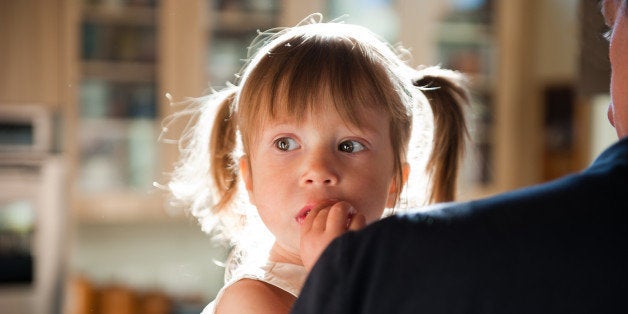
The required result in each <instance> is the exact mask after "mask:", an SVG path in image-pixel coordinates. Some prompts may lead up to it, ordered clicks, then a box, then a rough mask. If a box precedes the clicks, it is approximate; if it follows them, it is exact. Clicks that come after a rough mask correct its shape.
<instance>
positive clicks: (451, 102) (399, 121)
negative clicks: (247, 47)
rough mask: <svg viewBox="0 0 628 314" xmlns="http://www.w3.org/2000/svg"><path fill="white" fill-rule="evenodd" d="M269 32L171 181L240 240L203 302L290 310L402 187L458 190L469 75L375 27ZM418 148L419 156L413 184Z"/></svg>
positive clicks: (442, 192) (419, 197)
mask: <svg viewBox="0 0 628 314" xmlns="http://www.w3.org/2000/svg"><path fill="white" fill-rule="evenodd" d="M256 46H257V47H258V49H257V52H256V53H255V54H254V55H252V56H251V57H250V58H249V60H248V62H247V65H246V67H245V68H244V69H243V71H242V72H241V75H240V76H239V82H237V84H235V85H232V86H229V87H227V88H226V89H224V90H222V91H220V92H215V93H212V94H211V95H209V96H206V97H205V98H202V99H200V101H199V102H198V104H197V107H195V108H192V109H190V111H189V112H188V113H193V114H194V117H195V119H194V121H193V123H192V124H191V127H190V128H189V130H188V132H187V133H186V135H185V137H184V138H183V140H182V142H181V143H182V159H181V160H180V162H179V163H178V165H177V167H176V170H175V172H174V175H173V178H172V181H171V182H170V184H169V188H170V189H171V190H172V192H173V195H174V196H175V199H177V200H179V201H180V202H182V203H183V205H185V206H188V207H189V208H192V210H193V213H194V214H195V215H196V216H197V217H199V219H200V221H201V223H202V225H203V227H204V228H205V230H207V231H210V230H212V231H215V230H219V233H218V234H219V235H221V236H224V237H225V238H227V239H229V241H230V244H231V245H232V246H233V251H232V254H231V256H230V258H229V261H228V264H227V265H228V266H227V269H226V274H225V281H226V284H225V286H224V287H223V288H222V289H221V291H220V292H219V293H218V296H217V297H216V299H215V300H214V301H213V302H212V303H211V304H210V305H209V306H208V307H207V308H206V309H205V310H204V313H266V312H268V313H282V312H285V313H287V312H288V311H289V310H290V307H291V306H292V303H293V302H294V300H295V298H296V297H297V295H298V293H299V291H300V289H301V286H302V284H303V282H304V280H305V277H306V275H307V271H308V270H309V269H310V268H311V267H312V266H313V264H314V262H315V261H316V259H317V258H318V256H319V254H320V253H321V252H322V250H323V249H324V248H325V247H326V245H327V244H328V243H329V242H330V241H331V240H332V239H333V238H335V237H337V236H338V235H340V234H342V233H343V232H345V231H347V230H358V229H360V228H362V227H363V226H365V225H366V224H368V223H371V222H373V221H375V220H378V219H380V218H381V217H382V216H383V215H384V211H385V209H386V208H388V209H391V210H392V209H394V208H395V207H398V206H396V205H397V204H398V203H400V202H401V201H403V203H405V204H411V205H415V204H418V203H417V202H419V201H422V203H434V202H442V201H450V200H452V199H453V197H454V194H455V185H456V182H455V181H456V176H457V168H458V161H459V158H460V155H461V151H462V147H463V138H464V135H465V132H466V129H465V123H464V117H463V110H462V106H463V104H464V103H466V102H467V100H468V99H467V93H466V90H465V89H464V88H463V87H462V86H461V85H460V81H461V76H460V75H458V74H457V73H454V72H452V71H445V70H441V69H438V68H425V69H422V70H416V69H413V68H411V67H409V66H408V65H407V64H406V63H405V62H404V60H403V59H402V57H401V56H404V55H403V54H400V53H399V51H401V50H398V49H394V48H392V47H391V46H390V45H388V44H386V43H385V42H384V41H382V40H381V39H380V38H379V37H377V36H376V35H374V34H373V33H371V32H370V31H368V30H367V29H365V28H363V27H360V26H355V25H348V24H341V23H321V22H320V16H319V15H315V16H313V17H312V18H310V19H309V21H308V22H304V23H301V24H299V25H297V26H295V27H293V28H287V29H283V30H279V31H274V32H268V33H265V34H262V35H261V36H260V37H259V38H258V39H257V40H256V41H254V42H253V45H252V47H256ZM411 139H412V141H411ZM427 155H429V158H427ZM423 157H425V158H423ZM426 159H427V163H426V162H425V160H426ZM410 162H412V163H416V164H418V165H419V167H418V168H416V169H415V171H414V172H413V177H414V178H410V181H412V182H411V183H409V184H410V188H411V189H412V193H406V194H409V195H408V197H405V198H402V197H401V196H402V188H403V187H404V185H405V183H406V182H408V176H409V163H410ZM421 163H422V164H421ZM415 166H416V165H415ZM422 166H426V167H425V169H426V173H425V172H423V171H421V168H423V167H422ZM414 173H416V175H414ZM415 184H416V185H415ZM422 188H426V189H427V190H422ZM424 191H427V193H425V192H424ZM243 192H246V193H243ZM243 194H244V197H242V196H243ZM247 194H248V201H249V202H246V196H247ZM425 194H427V195H425ZM408 202H411V203H408ZM268 232H270V233H268ZM269 234H270V235H271V237H266V235H269ZM264 244H266V245H264Z"/></svg>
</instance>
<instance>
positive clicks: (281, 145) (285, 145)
mask: <svg viewBox="0 0 628 314" xmlns="http://www.w3.org/2000/svg"><path fill="white" fill-rule="evenodd" d="M274 144H275V147H277V149H279V150H281V151H284V152H287V151H291V150H295V149H297V148H299V147H300V146H299V144H298V143H297V141H295V140H294V139H293V138H289V137H281V138H278V139H276V140H275V142H274Z"/></svg>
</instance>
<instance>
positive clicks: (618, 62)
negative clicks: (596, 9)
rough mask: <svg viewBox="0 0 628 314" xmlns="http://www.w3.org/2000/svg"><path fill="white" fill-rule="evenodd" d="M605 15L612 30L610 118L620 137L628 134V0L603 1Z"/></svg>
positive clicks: (610, 39) (610, 36)
mask: <svg viewBox="0 0 628 314" xmlns="http://www.w3.org/2000/svg"><path fill="white" fill-rule="evenodd" d="M602 14H603V15H604V20H605V21H606V25H608V27H610V31H609V41H610V49H609V58H610V61H611V71H612V74H611V104H610V106H609V108H608V119H609V121H610V122H611V124H612V125H613V126H614V127H615V130H616V132H617V136H618V137H619V138H623V137H626V136H628V0H603V1H602Z"/></svg>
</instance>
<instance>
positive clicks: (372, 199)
mask: <svg viewBox="0 0 628 314" xmlns="http://www.w3.org/2000/svg"><path fill="white" fill-rule="evenodd" d="M322 100H323V101H322V102H321V103H320V105H321V106H320V108H324V109H321V110H318V112H315V113H314V114H310V115H308V116H306V117H305V119H304V120H303V121H302V122H301V123H299V122H298V121H296V119H293V118H286V119H276V120H275V121H270V122H267V123H264V124H263V127H262V128H261V129H260V130H259V132H260V133H257V134H256V135H255V139H253V140H252V142H251V144H250V148H249V150H250V151H249V156H248V157H245V158H244V159H243V160H242V162H241V171H242V176H243V178H244V182H245V184H246V187H247V190H248V193H249V198H250V201H251V202H252V203H253V204H254V205H255V206H256V207H257V210H258V212H259V214H260V216H261V218H262V220H263V221H264V223H265V224H266V226H267V227H268V229H269V230H270V231H271V232H272V233H273V234H274V235H275V237H276V242H275V245H278V246H280V247H281V249H282V250H286V251H287V252H291V253H293V254H295V256H296V255H297V254H298V253H299V227H300V224H299V222H298V219H297V218H298V217H299V216H300V215H302V214H303V212H304V211H305V210H307V209H308V208H311V207H313V206H315V205H316V204H318V203H320V202H324V201H329V200H333V201H346V202H349V203H350V204H351V205H352V206H353V207H354V208H355V209H356V210H357V211H358V212H360V213H362V214H363V215H364V216H365V217H366V221H367V223H370V222H373V221H375V220H378V219H379V218H380V217H381V216H382V213H383V210H384V208H385V207H386V206H391V205H392V204H393V203H394V198H395V193H394V192H395V191H394V184H393V178H394V174H393V173H394V171H393V168H394V167H393V162H394V156H393V150H392V146H391V143H390V134H389V118H388V116H387V115H386V114H381V113H376V112H367V113H366V114H365V115H364V117H362V118H361V120H362V121H363V126H362V127H361V128H357V127H353V126H350V125H347V124H346V123H345V121H343V119H342V118H341V117H340V116H339V114H338V113H337V112H336V110H335V109H334V106H333V104H331V100H330V97H329V96H327V97H323V99H322Z"/></svg>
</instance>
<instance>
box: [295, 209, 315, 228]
mask: <svg viewBox="0 0 628 314" xmlns="http://www.w3.org/2000/svg"><path fill="white" fill-rule="evenodd" d="M310 211H312V206H309V205H308V206H305V207H303V208H302V209H301V210H300V211H299V213H298V214H297V215H296V217H294V219H295V220H296V221H297V223H298V224H299V225H302V224H303V222H304V221H305V218H307V215H308V214H309V213H310Z"/></svg>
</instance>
